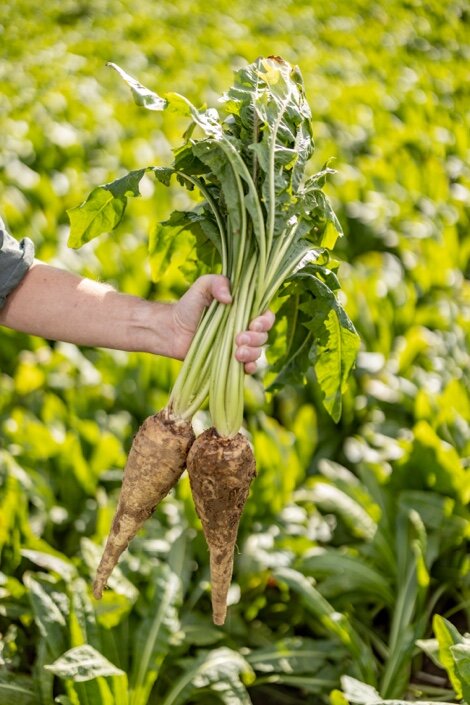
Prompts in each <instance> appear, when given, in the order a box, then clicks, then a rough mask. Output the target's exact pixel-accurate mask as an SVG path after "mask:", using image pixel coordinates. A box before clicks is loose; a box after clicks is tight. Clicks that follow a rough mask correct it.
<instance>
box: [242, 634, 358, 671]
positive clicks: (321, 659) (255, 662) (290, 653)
mask: <svg viewBox="0 0 470 705" xmlns="http://www.w3.org/2000/svg"><path fill="white" fill-rule="evenodd" d="M342 655H344V654H343V653H342V651H341V650H338V647H337V645H336V644H335V643H334V642H333V641H326V640H323V641H322V640H318V641H315V640H313V639H307V638H303V637H295V638H289V639H283V640H282V641H278V642H275V643H274V644H273V645H272V646H266V647H263V648H261V649H256V650H255V651H252V652H251V653H250V654H249V655H248V656H247V661H248V663H249V664H250V665H251V666H252V667H253V668H254V670H255V671H257V672H259V673H286V674H293V673H295V674H300V673H308V674H310V675H312V674H314V673H317V671H320V670H321V669H322V668H324V667H325V666H326V665H327V664H328V662H329V660H330V659H331V658H337V659H339V658H341V656H342Z"/></svg>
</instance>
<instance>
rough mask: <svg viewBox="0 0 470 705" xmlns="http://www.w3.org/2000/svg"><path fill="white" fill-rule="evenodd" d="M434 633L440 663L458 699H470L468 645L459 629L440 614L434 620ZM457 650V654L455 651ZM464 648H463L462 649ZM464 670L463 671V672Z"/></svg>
mask: <svg viewBox="0 0 470 705" xmlns="http://www.w3.org/2000/svg"><path fill="white" fill-rule="evenodd" d="M432 626H433V631H434V634H435V636H436V639H437V641H438V644H439V661H440V662H441V663H442V665H443V667H444V668H445V670H446V671H447V675H448V676H449V680H450V682H451V683H452V687H453V688H454V690H455V693H456V695H457V698H459V699H460V698H465V700H468V699H469V698H470V683H469V682H468V673H467V671H468V660H469V654H468V644H467V643H466V641H468V640H466V639H465V638H464V637H463V636H462V635H461V634H459V632H458V630H457V628H456V627H455V626H454V625H453V624H452V623H451V622H449V621H448V620H447V619H444V618H443V617H441V616H440V615H438V614H435V615H434V617H433V620H432ZM457 647H458V649H457V651H456V652H455V651H454V649H456V648H457ZM461 647H463V648H461ZM461 669H462V670H461Z"/></svg>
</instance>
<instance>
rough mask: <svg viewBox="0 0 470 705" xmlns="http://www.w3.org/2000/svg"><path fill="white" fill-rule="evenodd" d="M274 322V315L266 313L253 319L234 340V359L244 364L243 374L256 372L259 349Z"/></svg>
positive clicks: (269, 312)
mask: <svg viewBox="0 0 470 705" xmlns="http://www.w3.org/2000/svg"><path fill="white" fill-rule="evenodd" d="M274 320H275V316H274V313H273V312H272V311H266V312H265V313H263V314H262V315H261V316H257V317H256V318H254V319H253V320H252V321H251V323H250V325H249V327H248V328H249V329H248V330H245V331H243V332H242V333H239V334H238V335H237V337H236V339H235V342H236V344H237V349H236V351H235V357H236V358H237V360H238V361H239V362H243V363H245V372H246V373H247V374H249V375H251V374H253V373H254V372H256V360H258V359H259V357H260V355H261V347H262V346H263V345H264V344H265V343H266V342H267V340H268V331H269V330H270V329H271V328H272V326H273V324H274Z"/></svg>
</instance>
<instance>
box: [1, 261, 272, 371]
mask: <svg viewBox="0 0 470 705" xmlns="http://www.w3.org/2000/svg"><path fill="white" fill-rule="evenodd" d="M213 298H216V299H217V300H219V301H222V302H223V303H229V302H230V300H231V297H230V292H229V289H228V281H227V280H226V279H225V277H222V276H219V275H206V276H205V277H201V278H200V279H199V280H197V281H196V282H195V284H193V286H192V287H191V288H190V289H189V290H188V292H187V293H186V294H185V296H184V297H183V298H182V299H181V300H180V302H178V303H175V304H172V303H161V302H151V301H145V300H144V299H140V298H139V297H137V296H129V295H127V294H122V293H119V292H117V291H115V290H114V289H113V288H112V287H111V286H109V285H107V284H102V283H99V282H94V281H92V280H90V279H84V278H82V277H79V276H76V275H75V274H72V273H70V272H67V271H65V270H62V269H58V268H56V267H52V266H50V265H47V264H44V263H42V262H40V261H37V260H35V262H34V264H33V265H32V266H31V268H30V269H29V270H28V272H27V273H26V275H25V276H24V277H23V279H22V281H21V282H20V284H19V285H18V286H17V287H16V288H15V289H14V291H12V292H11V294H10V295H9V296H8V298H7V303H6V305H5V306H4V308H3V309H1V310H0V325H4V326H7V327H9V328H13V329H15V330H18V331H22V332H25V333H30V334H32V335H39V336H42V337H44V338H47V339H50V340H62V341H65V342H70V343H76V344H77V345H87V346H93V347H105V348H114V349H118V350H128V351H140V352H151V353H154V354H156V355H165V356H167V357H175V358H178V359H182V358H184V356H185V354H186V352H187V349H188V347H189V344H190V342H191V340H192V337H193V335H194V332H195V330H196V327H197V324H198V322H199V319H200V316H201V314H202V311H203V310H204V307H205V306H207V305H208V304H209V303H210V301H211V300H212V299H213ZM183 299H184V300H183ZM273 320H274V316H273V315H272V314H270V313H269V312H268V313H267V314H265V315H264V316H260V317H258V318H257V319H255V320H254V321H253V322H252V324H251V325H250V331H249V332H247V331H245V332H243V333H241V334H240V336H239V338H240V340H239V347H238V349H237V351H236V356H237V358H238V359H239V360H240V361H242V362H244V363H245V369H246V371H247V372H253V371H254V369H255V367H256V365H255V360H256V359H257V358H258V357H259V354H260V347H261V345H263V344H264V343H265V342H266V338H267V333H266V331H268V330H269V329H270V328H271V326H272V323H273ZM243 336H248V338H246V337H245V338H243Z"/></svg>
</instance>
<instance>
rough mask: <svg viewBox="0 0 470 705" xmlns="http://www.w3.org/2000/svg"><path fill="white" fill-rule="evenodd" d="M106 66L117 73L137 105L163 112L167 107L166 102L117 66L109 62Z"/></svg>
mask: <svg viewBox="0 0 470 705" xmlns="http://www.w3.org/2000/svg"><path fill="white" fill-rule="evenodd" d="M106 65H107V66H110V67H111V68H112V69H114V70H115V71H117V73H118V74H119V75H120V76H121V78H122V79H123V80H124V81H125V82H126V83H127V84H128V86H129V87H130V89H131V91H132V95H133V97H134V100H135V102H136V103H137V105H140V106H142V107H144V108H147V110H165V108H166V107H167V105H168V101H167V100H165V99H164V98H160V96H159V95H157V94H156V93H154V91H151V90H150V89H149V88H146V87H145V86H143V85H142V84H141V83H139V81H137V80H136V79H135V78H133V77H132V76H130V75H129V74H128V73H126V72H125V71H124V70H123V69H122V68H121V67H120V66H118V65H117V64H113V63H112V62H111V61H109V62H108V63H107V64H106Z"/></svg>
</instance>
